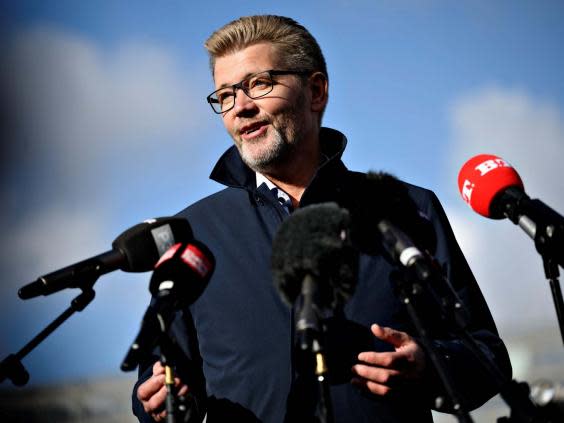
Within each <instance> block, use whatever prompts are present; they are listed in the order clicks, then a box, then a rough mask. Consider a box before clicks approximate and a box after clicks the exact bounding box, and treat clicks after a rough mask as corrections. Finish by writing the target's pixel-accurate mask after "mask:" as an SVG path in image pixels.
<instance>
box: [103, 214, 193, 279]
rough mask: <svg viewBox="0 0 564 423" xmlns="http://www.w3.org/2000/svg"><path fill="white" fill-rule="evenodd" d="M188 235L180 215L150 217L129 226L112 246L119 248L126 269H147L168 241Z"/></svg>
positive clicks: (127, 270) (172, 242)
mask: <svg viewBox="0 0 564 423" xmlns="http://www.w3.org/2000/svg"><path fill="white" fill-rule="evenodd" d="M190 239H192V228H191V227H190V224H189V223H188V221H187V220H186V219H184V218H181V217H160V218H156V219H150V220H147V221H145V222H142V223H139V224H137V225H135V226H133V227H132V228H129V229H128V230H126V231H125V232H123V233H122V234H121V235H119V236H118V237H117V238H116V239H115V240H114V242H113V243H112V247H113V248H114V249H115V250H119V251H121V252H122V253H123V254H124V255H125V257H126V259H127V263H126V264H124V265H123V266H122V268H121V269H122V270H124V271H126V272H147V271H149V270H153V268H154V267H155V263H156V262H157V261H158V260H159V258H160V257H161V256H162V255H163V254H164V253H165V251H167V250H168V249H169V248H170V247H171V246H172V245H174V244H176V243H178V242H187V241H189V240H190Z"/></svg>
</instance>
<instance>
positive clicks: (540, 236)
mask: <svg viewBox="0 0 564 423" xmlns="http://www.w3.org/2000/svg"><path fill="white" fill-rule="evenodd" d="M458 189H459V190H460V194H461V195H462V198H463V199H464V201H466V202H467V203H468V204H469V205H470V207H472V209H473V210H474V211H476V212H477V213H479V214H481V215H482V216H485V217H489V218H491V219H502V218H504V217H507V218H509V220H511V221H512V222H513V223H515V224H516V225H519V227H520V228H521V229H523V230H524V231H525V232H526V233H527V235H529V236H530V237H531V238H532V239H533V240H534V241H535V247H536V248H537V251H538V252H539V253H540V254H541V255H543V257H550V258H551V259H553V260H555V262H557V263H558V264H560V265H561V266H563V267H564V218H563V217H562V216H561V215H560V214H558V213H557V212H556V211H554V210H553V209H551V208H550V207H549V206H547V205H546V204H544V203H543V202H542V201H540V200H539V199H531V198H530V197H529V196H528V195H527V194H526V193H525V191H524V189H523V182H522V181H521V178H520V177H519V175H518V174H517V172H516V171H515V169H513V167H511V165H510V164H509V163H507V162H506V161H505V160H503V159H501V158H499V157H497V156H493V155H491V154H480V155H478V156H475V157H473V158H471V159H470V160H468V161H467V162H466V163H465V164H464V166H462V169H460V173H459V174H458ZM563 307H564V306H563Z"/></svg>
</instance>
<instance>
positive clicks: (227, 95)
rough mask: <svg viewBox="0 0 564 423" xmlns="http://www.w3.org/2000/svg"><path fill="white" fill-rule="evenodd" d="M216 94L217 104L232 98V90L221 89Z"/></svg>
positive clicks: (227, 101)
mask: <svg viewBox="0 0 564 423" xmlns="http://www.w3.org/2000/svg"><path fill="white" fill-rule="evenodd" d="M216 95H217V101H218V102H219V104H225V103H229V102H230V101H231V100H232V99H233V92H231V91H221V92H219V93H217V94H216Z"/></svg>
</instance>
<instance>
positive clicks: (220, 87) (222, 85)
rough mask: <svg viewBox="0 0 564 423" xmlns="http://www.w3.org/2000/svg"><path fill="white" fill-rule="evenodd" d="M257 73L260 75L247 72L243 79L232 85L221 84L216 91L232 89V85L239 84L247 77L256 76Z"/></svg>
mask: <svg viewBox="0 0 564 423" xmlns="http://www.w3.org/2000/svg"><path fill="white" fill-rule="evenodd" d="M257 73H260V72H249V73H247V74H246V75H245V76H244V77H243V79H241V80H239V81H238V82H235V83H234V84H227V83H225V84H221V85H220V86H219V88H218V90H220V89H222V88H228V87H232V86H233V85H237V84H239V83H240V82H241V81H244V80H245V79H247V78H248V77H249V76H253V75H256V74H257Z"/></svg>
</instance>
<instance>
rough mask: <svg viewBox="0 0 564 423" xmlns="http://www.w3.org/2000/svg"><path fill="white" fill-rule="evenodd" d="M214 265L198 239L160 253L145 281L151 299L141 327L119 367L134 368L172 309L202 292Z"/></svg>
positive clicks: (164, 328)
mask: <svg viewBox="0 0 564 423" xmlns="http://www.w3.org/2000/svg"><path fill="white" fill-rule="evenodd" d="M214 269H215V258H214V256H213V254H212V252H211V251H210V250H209V249H208V247H206V246H205V245H204V244H203V243H202V242H200V241H198V240H192V241H190V242H187V243H186V242H185V243H177V244H175V245H173V246H172V247H170V248H169V249H168V250H167V251H166V252H165V253H164V254H163V255H162V257H161V258H160V260H159V261H158V263H157V264H156V266H155V271H154V272H153V275H152V276H151V281H150V283H149V291H150V292H151V294H152V296H153V302H152V303H151V305H150V306H149V307H148V308H147V311H146V312H145V315H144V316H143V320H142V323H141V329H140V330H139V333H138V334H137V336H136V338H135V340H134V341H133V343H132V344H131V347H130V348H129V351H128V353H127V355H126V357H125V358H124V360H123V362H122V364H121V370H123V371H131V370H134V369H135V368H136V367H137V365H138V364H139V362H140V360H141V359H142V357H144V355H146V354H148V353H149V352H150V351H152V349H153V348H154V347H155V344H156V342H157V340H158V338H159V336H160V335H161V334H163V333H165V332H166V331H167V330H168V327H169V325H170V323H171V321H172V319H173V318H174V313H175V312H176V311H177V310H180V309H182V308H183V307H186V306H189V305H190V304H192V303H194V302H195V301H196V300H197V299H198V298H199V297H200V295H202V293H203V292H204V289H205V288H206V286H207V284H208V282H209V280H210V278H211V275H212V274H213V271H214Z"/></svg>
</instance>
